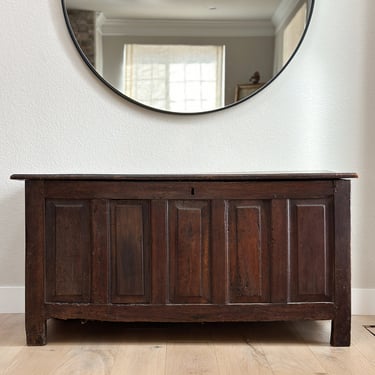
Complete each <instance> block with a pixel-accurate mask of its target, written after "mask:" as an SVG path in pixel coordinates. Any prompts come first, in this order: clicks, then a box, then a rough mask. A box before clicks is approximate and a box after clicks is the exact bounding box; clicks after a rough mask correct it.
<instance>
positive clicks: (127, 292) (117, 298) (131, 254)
mask: <svg viewBox="0 0 375 375" xmlns="http://www.w3.org/2000/svg"><path fill="white" fill-rule="evenodd" d="M149 216H150V214H149V203H148V201H135V200H134V201H132V200H128V201H115V202H112V203H111V273H112V276H111V280H112V285H111V297H112V302H114V303H149V302H150V224H149Z"/></svg>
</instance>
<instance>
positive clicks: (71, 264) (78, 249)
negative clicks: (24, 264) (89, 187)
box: [45, 200, 91, 303]
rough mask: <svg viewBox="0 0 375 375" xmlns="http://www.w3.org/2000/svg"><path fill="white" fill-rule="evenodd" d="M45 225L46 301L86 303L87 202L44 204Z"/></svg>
mask: <svg viewBox="0 0 375 375" xmlns="http://www.w3.org/2000/svg"><path fill="white" fill-rule="evenodd" d="M45 225H46V255H45V256H46V269H45V274H46V298H47V301H57V302H83V303H87V302H89V301H90V277H91V270H90V261H91V254H90V253H91V238H90V234H91V230H90V208H89V202H88V201H74V200H69V201H59V200H47V202H46V224H45Z"/></svg>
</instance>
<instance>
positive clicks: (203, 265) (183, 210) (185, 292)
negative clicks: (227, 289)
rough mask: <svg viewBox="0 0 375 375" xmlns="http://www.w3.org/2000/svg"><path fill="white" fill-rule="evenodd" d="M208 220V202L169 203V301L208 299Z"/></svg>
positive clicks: (205, 300)
mask: <svg viewBox="0 0 375 375" xmlns="http://www.w3.org/2000/svg"><path fill="white" fill-rule="evenodd" d="M210 221H211V219H210V202H208V201H170V202H169V209H168V222H169V273H170V274H169V297H170V298H169V299H170V302H171V303H209V302H210V298H211V291H210V288H211V280H210V276H211V272H210V269H211V266H210Z"/></svg>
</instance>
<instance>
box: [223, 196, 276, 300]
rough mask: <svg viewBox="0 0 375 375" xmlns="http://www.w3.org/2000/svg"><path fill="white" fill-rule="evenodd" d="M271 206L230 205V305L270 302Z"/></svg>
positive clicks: (257, 203) (250, 202) (263, 203)
mask: <svg viewBox="0 0 375 375" xmlns="http://www.w3.org/2000/svg"><path fill="white" fill-rule="evenodd" d="M268 221H269V205H268V203H267V201H258V200H254V201H253V200H246V201H229V202H228V232H227V233H228V234H227V235H228V239H227V244H228V262H229V264H228V270H229V277H228V279H229V286H228V297H229V302H230V303H252V302H266V301H268V300H269V267H268V253H269V250H268V247H269V227H270V225H268Z"/></svg>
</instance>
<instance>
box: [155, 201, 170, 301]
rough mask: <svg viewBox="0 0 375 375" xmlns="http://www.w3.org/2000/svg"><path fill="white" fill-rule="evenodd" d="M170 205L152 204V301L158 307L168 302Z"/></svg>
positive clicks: (163, 203) (160, 202)
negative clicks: (168, 220)
mask: <svg viewBox="0 0 375 375" xmlns="http://www.w3.org/2000/svg"><path fill="white" fill-rule="evenodd" d="M167 216H168V204H167V201H165V200H153V201H152V202H151V236H152V239H151V267H152V269H151V279H152V286H151V287H152V292H151V301H152V303H153V304H156V305H163V304H166V303H167V302H168V295H169V271H168V266H169V260H168V223H167Z"/></svg>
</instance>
